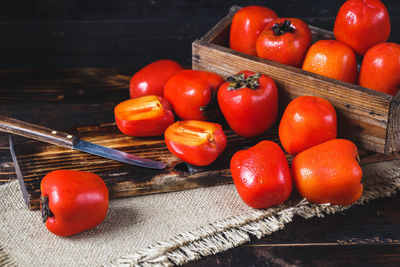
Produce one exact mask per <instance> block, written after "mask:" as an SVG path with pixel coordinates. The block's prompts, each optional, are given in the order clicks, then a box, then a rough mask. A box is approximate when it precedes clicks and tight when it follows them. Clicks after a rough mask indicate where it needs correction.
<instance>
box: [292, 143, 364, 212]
mask: <svg viewBox="0 0 400 267" xmlns="http://www.w3.org/2000/svg"><path fill="white" fill-rule="evenodd" d="M357 158H358V151H357V147H356V145H354V144H353V143H352V142H350V141H349V140H346V139H334V140H330V141H328V142H325V143H322V144H320V145H317V146H314V147H312V148H309V149H307V150H304V151H303V152H301V153H300V154H298V155H297V156H296V157H295V158H294V159H293V161H292V177H293V179H294V183H295V186H296V189H297V191H298V192H299V194H300V195H301V196H302V197H304V198H306V199H307V200H308V201H310V202H312V203H317V204H322V203H330V204H333V205H349V204H352V203H354V202H356V201H357V200H358V199H359V198H360V196H361V194H362V191H363V185H362V184H361V177H362V169H361V167H360V165H359V164H358V161H357Z"/></svg>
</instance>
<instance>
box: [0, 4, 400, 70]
mask: <svg viewBox="0 0 400 267" xmlns="http://www.w3.org/2000/svg"><path fill="white" fill-rule="evenodd" d="M343 2H344V1H337V0H327V1H306V0H304V1H299V0H297V1H296V0H295V1H291V0H275V1H225V0H223V1H222V0H220V1H211V0H196V1H183V0H176V1H172V0H163V1H161V0H147V1H143V0H140V1H138V0H41V1H38V0H3V1H2V7H1V9H0V36H1V39H0V53H1V60H0V68H1V69H14V68H17V69H32V68H77V67H79V68H81V67H101V68H104V67H126V68H133V69H137V68H139V67H140V66H143V65H145V64H148V63H150V62H152V61H154V60H157V59H161V58H171V59H175V60H177V61H179V62H180V63H182V64H184V65H186V66H190V65H191V43H192V41H193V40H195V39H197V38H200V37H201V36H202V35H203V34H204V33H205V32H207V31H208V30H209V29H210V28H211V27H212V26H213V25H215V24H216V23H217V22H218V21H219V20H220V19H221V18H222V17H224V16H225V15H226V14H227V12H228V9H229V7H230V6H232V5H240V6H247V5H252V4H253V5H254V4H257V5H264V6H267V7H269V8H271V9H273V10H275V11H276V12H277V14H278V15H279V16H281V17H298V18H302V19H304V20H305V21H306V22H307V23H309V24H311V25H314V26H317V27H320V28H324V29H327V30H332V29H333V22H334V17H335V16H336V14H337V12H338V10H339V7H340V6H341V4H342V3H343ZM383 2H384V3H385V5H386V7H387V9H388V11H389V14H390V16H391V23H392V34H391V37H390V40H391V41H395V42H400V1H399V0H386V1H383Z"/></svg>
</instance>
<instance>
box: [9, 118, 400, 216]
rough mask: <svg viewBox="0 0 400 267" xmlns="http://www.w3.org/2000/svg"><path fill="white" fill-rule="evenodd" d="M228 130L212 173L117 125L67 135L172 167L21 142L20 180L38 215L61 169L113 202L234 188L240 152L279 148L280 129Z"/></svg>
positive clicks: (374, 157) (370, 156) (370, 157)
mask: <svg viewBox="0 0 400 267" xmlns="http://www.w3.org/2000/svg"><path fill="white" fill-rule="evenodd" d="M225 128H226V130H225V134H226V135H227V139H228V145H227V148H226V149H225V151H224V152H223V154H222V155H221V156H220V157H219V158H218V159H217V160H216V161H215V162H214V163H213V164H211V165H210V166H207V167H195V166H190V165H187V164H186V163H184V162H182V161H181V160H180V159H178V158H176V157H175V156H174V155H172V154H171V153H170V152H169V151H168V149H167V148H166V146H165V144H164V140H163V138H162V137H156V138H134V137H129V136H126V135H124V134H122V133H120V132H119V130H118V129H117V127H116V125H115V123H109V124H101V125H97V126H84V127H79V128H75V129H71V130H69V131H67V132H69V133H71V134H74V135H76V136H78V137H80V138H81V139H82V140H85V141H88V142H93V143H96V144H99V145H103V146H107V147H111V148H115V149H119V150H122V151H125V152H128V153H132V154H134V155H137V156H141V157H145V158H150V159H154V160H159V161H163V162H165V163H166V164H167V168H166V169H165V170H162V171H159V170H152V169H146V168H142V167H137V166H132V165H128V164H124V163H119V162H116V161H113V160H108V159H104V158H101V157H98V156H94V155H90V154H87V153H83V152H79V151H74V150H70V149H66V148H62V147H58V146H54V145H50V144H47V143H42V142H39V141H34V140H28V139H23V140H22V141H21V140H20V141H19V142H17V143H15V145H14V150H15V154H16V157H17V160H18V165H19V168H20V171H21V176H22V177H20V179H23V182H22V187H23V190H22V191H23V192H24V198H25V201H26V203H27V205H28V208H29V209H31V210H32V209H38V208H39V197H40V182H41V179H42V178H43V177H44V176H45V175H46V174H47V173H49V172H51V171H53V170H58V169H74V170H81V171H88V172H93V173H96V174H98V175H99V176H100V177H102V178H103V179H104V181H105V182H106V184H107V187H108V189H109V192H110V197H111V198H121V197H128V196H138V195H146V194H153V193H163V192H172V191H179V190H185V189H192V188H198V187H207V186H214V185H221V184H228V183H232V178H231V176H230V170H229V162H230V158H231V156H232V155H233V154H234V153H235V152H236V151H238V150H240V149H244V148H247V147H250V146H252V145H254V144H256V143H258V142H260V141H261V140H272V141H275V142H278V143H279V140H278V134H277V128H276V127H274V128H272V129H271V130H269V131H267V132H266V133H265V134H264V135H262V136H259V137H257V138H252V139H246V138H243V137H240V136H238V135H236V134H235V133H233V132H232V130H230V129H228V127H225ZM360 156H361V159H362V163H367V162H376V161H383V160H391V159H394V158H398V157H399V156H383V155H380V154H376V153H372V152H368V151H360ZM287 159H288V160H289V162H291V160H292V158H291V156H290V155H287ZM17 173H18V172H17Z"/></svg>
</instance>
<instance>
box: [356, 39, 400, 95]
mask: <svg viewBox="0 0 400 267" xmlns="http://www.w3.org/2000/svg"><path fill="white" fill-rule="evenodd" d="M358 83H359V85H360V86H363V87H367V88H370V89H373V90H376V91H380V92H384V93H387V94H390V95H393V96H394V95H396V93H397V92H398V91H399V88H400V45H399V44H396V43H380V44H377V45H374V46H373V47H371V48H370V49H368V51H367V53H365V55H364V58H363V61H362V63H361V69H360V76H359V81H358Z"/></svg>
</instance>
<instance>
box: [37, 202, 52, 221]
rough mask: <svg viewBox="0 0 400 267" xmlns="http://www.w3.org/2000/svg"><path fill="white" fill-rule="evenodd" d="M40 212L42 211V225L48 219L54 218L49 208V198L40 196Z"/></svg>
mask: <svg viewBox="0 0 400 267" xmlns="http://www.w3.org/2000/svg"><path fill="white" fill-rule="evenodd" d="M40 210H41V211H42V219H43V223H45V222H46V221H47V219H48V218H49V217H53V216H54V214H53V213H52V212H51V210H50V207H49V197H47V196H40Z"/></svg>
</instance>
